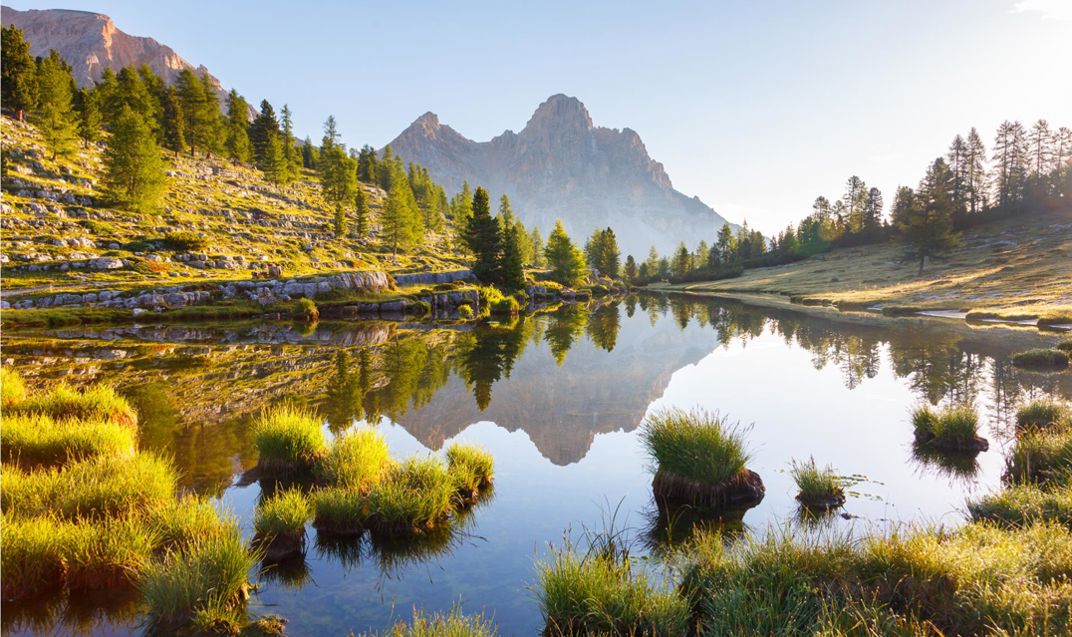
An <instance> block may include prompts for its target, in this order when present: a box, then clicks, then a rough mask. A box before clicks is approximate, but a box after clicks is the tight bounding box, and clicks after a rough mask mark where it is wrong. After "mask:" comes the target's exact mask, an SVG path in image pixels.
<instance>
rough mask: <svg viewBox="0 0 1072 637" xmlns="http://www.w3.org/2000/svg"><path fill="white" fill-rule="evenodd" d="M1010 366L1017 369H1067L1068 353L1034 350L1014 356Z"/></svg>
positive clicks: (1054, 350) (1041, 349) (1057, 350)
mask: <svg viewBox="0 0 1072 637" xmlns="http://www.w3.org/2000/svg"><path fill="white" fill-rule="evenodd" d="M1012 364H1013V365H1016V366H1017V367H1034V368H1039V369H1047V368H1049V369H1064V368H1065V367H1068V353H1066V352H1063V351H1061V350H1059V349H1045V348H1041V347H1040V348H1035V349H1029V350H1027V351H1025V352H1020V353H1018V354H1014V355H1013V357H1012Z"/></svg>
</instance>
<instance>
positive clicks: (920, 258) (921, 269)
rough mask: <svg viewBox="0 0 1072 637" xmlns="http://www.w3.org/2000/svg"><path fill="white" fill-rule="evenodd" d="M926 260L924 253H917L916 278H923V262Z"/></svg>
mask: <svg viewBox="0 0 1072 637" xmlns="http://www.w3.org/2000/svg"><path fill="white" fill-rule="evenodd" d="M926 258H927V253H926V252H920V253H919V274H917V275H916V276H923V260H924V259H926Z"/></svg>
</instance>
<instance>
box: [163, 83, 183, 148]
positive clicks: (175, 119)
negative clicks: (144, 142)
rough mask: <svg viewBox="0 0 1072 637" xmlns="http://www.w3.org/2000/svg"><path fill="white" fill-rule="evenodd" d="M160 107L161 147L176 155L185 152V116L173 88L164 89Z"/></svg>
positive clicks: (176, 92) (176, 90)
mask: <svg viewBox="0 0 1072 637" xmlns="http://www.w3.org/2000/svg"><path fill="white" fill-rule="evenodd" d="M162 106H163V122H162V124H163V125H162V127H161V140H160V141H161V145H162V146H163V147H164V148H166V149H168V150H170V151H172V152H174V153H175V154H176V155H177V154H179V153H181V152H183V151H185V150H186V115H185V113H183V112H182V100H181V99H179V91H178V89H176V88H175V87H174V86H169V87H167V88H166V89H164V95H163V100H162Z"/></svg>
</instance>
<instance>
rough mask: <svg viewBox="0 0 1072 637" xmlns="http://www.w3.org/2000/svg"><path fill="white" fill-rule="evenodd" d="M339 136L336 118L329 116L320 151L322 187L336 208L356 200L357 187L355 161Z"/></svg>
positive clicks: (324, 193) (327, 198)
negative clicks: (339, 139)
mask: <svg viewBox="0 0 1072 637" xmlns="http://www.w3.org/2000/svg"><path fill="white" fill-rule="evenodd" d="M338 137H339V134H338V131H337V129H336V127H335V118H334V117H331V116H329V117H328V119H327V121H326V122H324V139H323V141H322V143H321V151H320V189H321V191H322V192H323V195H324V199H325V200H327V202H328V204H330V205H332V206H334V207H335V209H336V210H339V209H341V208H342V207H343V206H346V205H349V204H350V203H351V202H353V201H354V192H355V190H356V188H357V170H356V166H355V165H354V163H355V162H354V160H353V159H351V158H350V157H349V156H348V155H347V154H346V149H345V148H343V147H342V146H340V145H339V144H338V143H337V140H338ZM403 181H404V180H403ZM411 196H412V193H411Z"/></svg>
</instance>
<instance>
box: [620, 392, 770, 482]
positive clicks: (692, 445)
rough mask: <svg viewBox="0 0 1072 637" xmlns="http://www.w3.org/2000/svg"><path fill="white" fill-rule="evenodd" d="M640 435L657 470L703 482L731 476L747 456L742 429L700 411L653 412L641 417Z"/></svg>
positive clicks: (734, 475) (726, 478) (739, 469)
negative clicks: (642, 419)
mask: <svg viewBox="0 0 1072 637" xmlns="http://www.w3.org/2000/svg"><path fill="white" fill-rule="evenodd" d="M640 436H641V439H642V440H643V442H644V446H645V448H646V449H647V451H648V455H650V456H651V458H652V459H653V460H654V461H655V463H656V464H657V466H658V469H659V470H660V471H666V472H669V473H672V474H674V475H677V476H680V477H682V478H687V479H689V480H695V481H697V482H701V483H704V484H710V485H718V484H722V483H725V482H728V481H729V480H732V479H733V478H735V477H736V476H737V475H738V474H740V473H741V471H742V470H743V469H744V468H745V463H747V462H748V458H749V455H748V453H747V452H746V451H745V447H744V432H743V431H742V430H741V429H740V428H738V426H736V425H731V424H729V422H728V421H727V420H726V419H725V418H724V417H720V416H718V415H716V414H710V413H708V412H704V411H699V410H696V411H684V410H681V409H668V410H664V411H660V412H656V413H654V414H652V415H650V416H648V418H647V419H646V420H645V422H644V425H643V428H642V429H641V432H640Z"/></svg>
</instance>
